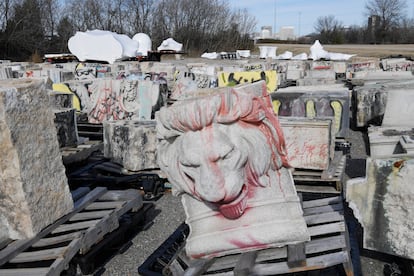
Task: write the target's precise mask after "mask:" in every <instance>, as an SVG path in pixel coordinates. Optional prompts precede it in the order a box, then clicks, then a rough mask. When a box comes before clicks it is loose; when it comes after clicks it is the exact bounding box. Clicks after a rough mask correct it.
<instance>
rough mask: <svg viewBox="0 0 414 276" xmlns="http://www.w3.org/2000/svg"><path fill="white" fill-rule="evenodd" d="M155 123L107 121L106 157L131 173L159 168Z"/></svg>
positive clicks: (105, 132)
mask: <svg viewBox="0 0 414 276" xmlns="http://www.w3.org/2000/svg"><path fill="white" fill-rule="evenodd" d="M155 126H156V122H155V121H134V120H132V121H129V120H120V121H105V122H104V123H103V127H104V156H105V157H106V158H109V159H111V161H112V162H115V163H118V164H120V165H122V166H123V167H124V168H125V169H127V170H129V171H141V170H145V169H154V168H158V163H157V137H156V129H155Z"/></svg>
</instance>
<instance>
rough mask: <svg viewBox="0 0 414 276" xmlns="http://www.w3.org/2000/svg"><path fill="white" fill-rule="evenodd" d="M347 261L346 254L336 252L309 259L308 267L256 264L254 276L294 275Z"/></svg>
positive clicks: (285, 264)
mask: <svg viewBox="0 0 414 276" xmlns="http://www.w3.org/2000/svg"><path fill="white" fill-rule="evenodd" d="M346 261H347V255H346V252H343V251H341V252H336V253H331V254H326V255H322V256H316V257H312V258H308V259H307V260H306V266H304V267H295V268H290V267H289V266H288V265H287V263H286V262H282V263H269V264H256V265H255V266H254V267H253V270H252V271H253V274H254V275H276V274H283V273H294V272H299V271H309V270H315V269H323V268H326V267H330V266H334V265H338V264H341V263H344V262H346Z"/></svg>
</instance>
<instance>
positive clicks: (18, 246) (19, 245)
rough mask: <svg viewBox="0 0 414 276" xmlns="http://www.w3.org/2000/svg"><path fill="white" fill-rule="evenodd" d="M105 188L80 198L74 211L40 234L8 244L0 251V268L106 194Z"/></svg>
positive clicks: (99, 188)
mask: <svg viewBox="0 0 414 276" xmlns="http://www.w3.org/2000/svg"><path fill="white" fill-rule="evenodd" d="M106 191H107V190H106V188H104V187H97V188H95V189H94V190H92V191H91V192H90V193H88V194H87V195H86V196H84V197H82V198H81V199H79V200H78V201H76V202H75V203H74V209H73V211H72V212H71V213H69V214H67V215H65V216H63V217H62V218H60V219H58V220H57V221H56V222H55V223H53V224H51V225H49V226H48V227H46V228H45V229H43V230H42V231H41V232H40V233H38V234H37V235H36V236H35V237H33V238H31V239H25V240H19V241H15V242H13V243H11V244H9V245H8V246H7V247H5V248H4V249H3V250H1V251H0V266H1V265H3V264H5V263H7V262H8V261H9V260H10V259H12V258H14V257H15V256H16V255H17V254H19V253H20V252H22V251H24V250H26V249H27V248H29V247H30V246H31V245H32V244H34V243H35V242H37V241H38V240H40V239H41V238H43V237H45V236H46V235H47V234H49V233H51V232H52V231H53V230H54V229H56V228H57V227H59V225H61V224H62V223H64V222H66V221H68V220H69V219H70V218H71V217H72V216H73V215H75V214H76V213H78V212H79V211H81V210H82V209H83V208H85V206H87V205H88V204H89V203H90V202H92V201H94V200H96V199H98V198H99V197H100V196H102V195H103V194H104V193H105V192H106Z"/></svg>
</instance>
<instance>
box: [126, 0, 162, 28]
mask: <svg viewBox="0 0 414 276" xmlns="http://www.w3.org/2000/svg"><path fill="white" fill-rule="evenodd" d="M126 5H127V7H128V14H127V16H126V17H125V18H124V20H125V21H124V22H125V23H128V24H126V27H127V28H128V32H130V33H131V35H133V34H136V33H146V34H150V33H151V27H152V20H153V17H154V16H153V15H154V14H155V4H154V0H127V1H126Z"/></svg>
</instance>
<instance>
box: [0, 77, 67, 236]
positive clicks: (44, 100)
mask: <svg viewBox="0 0 414 276" xmlns="http://www.w3.org/2000/svg"><path fill="white" fill-rule="evenodd" d="M53 120H54V114H53V112H52V110H51V107H50V105H49V96H48V93H47V90H46V87H45V83H44V81H41V80H34V79H31V80H29V79H26V80H19V81H18V80H14V81H2V82H1V83H0V183H1V184H0V196H1V200H0V225H2V227H1V230H2V231H1V232H0V243H1V241H3V240H6V239H25V238H31V237H33V236H35V235H36V234H37V233H38V232H40V231H41V230H42V229H43V228H44V227H46V226H48V225H49V224H51V223H53V222H54V221H56V220H57V219H59V218H60V217H62V216H64V215H65V214H67V213H69V212H70V211H71V210H72V208H73V201H72V197H71V194H70V192H69V187H68V184H67V178H66V175H65V167H64V166H63V163H62V155H61V153H60V151H59V144H58V139H57V133H56V128H55V125H54V122H53Z"/></svg>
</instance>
